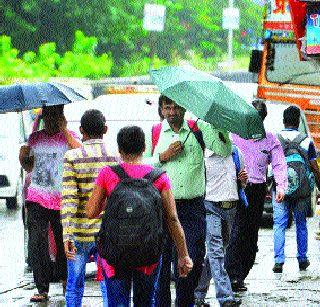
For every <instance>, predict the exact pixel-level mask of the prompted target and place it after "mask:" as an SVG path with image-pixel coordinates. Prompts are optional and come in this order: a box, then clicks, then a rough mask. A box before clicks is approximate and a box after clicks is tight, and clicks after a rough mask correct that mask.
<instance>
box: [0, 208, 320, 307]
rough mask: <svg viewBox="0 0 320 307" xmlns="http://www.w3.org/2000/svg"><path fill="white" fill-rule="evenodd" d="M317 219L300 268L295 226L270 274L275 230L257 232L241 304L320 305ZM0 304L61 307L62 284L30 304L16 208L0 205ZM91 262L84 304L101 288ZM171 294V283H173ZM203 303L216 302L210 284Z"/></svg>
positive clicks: (95, 299)
mask: <svg viewBox="0 0 320 307" xmlns="http://www.w3.org/2000/svg"><path fill="white" fill-rule="evenodd" d="M0 205H1V203H0ZM318 223H319V221H318V219H317V218H312V219H309V220H308V227H309V253H308V255H309V260H310V262H311V265H310V267H309V268H308V269H307V271H305V272H300V271H299V267H298V262H297V260H296V238H295V225H293V226H292V227H291V228H290V229H289V230H288V231H287V234H286V249H285V251H286V255H287V258H286V262H285V265H284V269H283V273H282V274H274V273H273V272H272V267H273V232H272V229H271V228H263V229H261V230H260V233H259V252H258V254H257V258H256V263H255V265H254V267H253V269H252V270H251V272H250V274H249V276H248V278H247V279H246V283H247V287H248V291H247V292H245V293H242V294H240V295H238V297H239V298H241V299H242V302H243V303H242V306H290V307H292V306H299V307H300V306H320V295H319V293H320V266H319V259H320V251H319V242H320V241H316V240H315V239H314V237H315V231H316V229H317V228H318ZM0 242H1V248H0V272H1V274H0V306H65V300H64V297H63V294H62V286H61V285H60V284H59V283H52V284H51V286H50V293H49V295H50V301H49V302H48V303H41V304H39V303H38V304H32V303H30V302H29V299H30V297H31V296H32V295H33V293H35V292H36V290H35V289H34V285H33V280H32V274H30V273H25V272H24V270H25V267H24V258H23V249H24V246H23V225H22V222H21V215H20V212H19V211H8V210H6V209H5V208H3V207H1V206H0ZM94 271H95V267H94V264H92V263H91V264H89V265H88V268H87V276H88V277H87V280H86V288H85V293H84V299H83V306H102V299H101V295H100V287H99V284H98V282H96V281H95V280H94ZM171 289H172V295H173V297H174V285H173V283H172V285H171ZM207 301H208V303H210V304H211V306H219V304H218V303H217V300H216V299H215V291H214V285H213V284H211V286H210V289H209V292H208V295H207Z"/></svg>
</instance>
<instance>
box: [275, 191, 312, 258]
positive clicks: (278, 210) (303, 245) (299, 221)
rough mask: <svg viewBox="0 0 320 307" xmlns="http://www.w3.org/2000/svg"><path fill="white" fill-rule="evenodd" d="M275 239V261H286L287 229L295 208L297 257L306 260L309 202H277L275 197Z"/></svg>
mask: <svg viewBox="0 0 320 307" xmlns="http://www.w3.org/2000/svg"><path fill="white" fill-rule="evenodd" d="M272 202H273V231H274V234H273V241H274V261H275V263H284V260H285V255H284V245H285V231H286V228H287V225H288V220H289V213H290V210H293V213H294V220H295V223H296V234H297V250H298V252H297V259H298V261H299V262H303V261H306V260H307V259H308V257H307V251H308V228H307V219H306V216H307V202H308V200H301V201H299V202H295V203H293V202H287V201H284V202H282V203H277V202H276V201H275V198H274V197H273V200H272Z"/></svg>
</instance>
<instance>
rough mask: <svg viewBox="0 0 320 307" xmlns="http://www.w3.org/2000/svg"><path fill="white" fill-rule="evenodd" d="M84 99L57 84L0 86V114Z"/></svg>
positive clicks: (41, 83) (66, 87)
mask: <svg viewBox="0 0 320 307" xmlns="http://www.w3.org/2000/svg"><path fill="white" fill-rule="evenodd" d="M84 99H86V98H85V97H83V96H82V95H80V94H79V93H77V92H76V91H75V90H74V89H72V88H70V87H68V86H65V85H63V84H59V83H49V82H37V83H22V84H14V85H8V86H0V112H10V111H22V110H29V109H35V108H42V107H43V106H44V105H46V106H53V105H58V104H67V103H70V102H73V101H78V100H84Z"/></svg>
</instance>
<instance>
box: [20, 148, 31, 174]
mask: <svg viewBox="0 0 320 307" xmlns="http://www.w3.org/2000/svg"><path fill="white" fill-rule="evenodd" d="M19 161H20V164H21V166H22V168H23V169H24V170H25V171H26V172H31V171H32V168H33V161H34V160H33V156H32V157H30V146H28V145H22V146H21V147H20V152H19Z"/></svg>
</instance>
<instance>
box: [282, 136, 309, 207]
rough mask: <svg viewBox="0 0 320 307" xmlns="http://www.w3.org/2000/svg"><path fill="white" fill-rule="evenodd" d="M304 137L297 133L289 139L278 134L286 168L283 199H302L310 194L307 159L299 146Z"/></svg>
mask: <svg viewBox="0 0 320 307" xmlns="http://www.w3.org/2000/svg"><path fill="white" fill-rule="evenodd" d="M306 138H307V136H306V135H304V134H299V135H298V136H297V137H296V138H295V139H294V140H292V141H290V140H288V139H284V138H283V137H282V136H281V135H280V134H279V135H278V139H279V141H280V143H281V145H282V149H283V152H284V155H285V158H286V162H287V168H288V189H287V190H286V191H285V200H292V201H294V200H299V199H304V198H307V197H309V196H310V194H311V185H310V175H311V173H310V168H309V159H308V155H307V153H306V152H304V151H303V150H302V148H301V146H300V144H301V142H302V141H303V140H305V139H306Z"/></svg>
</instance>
